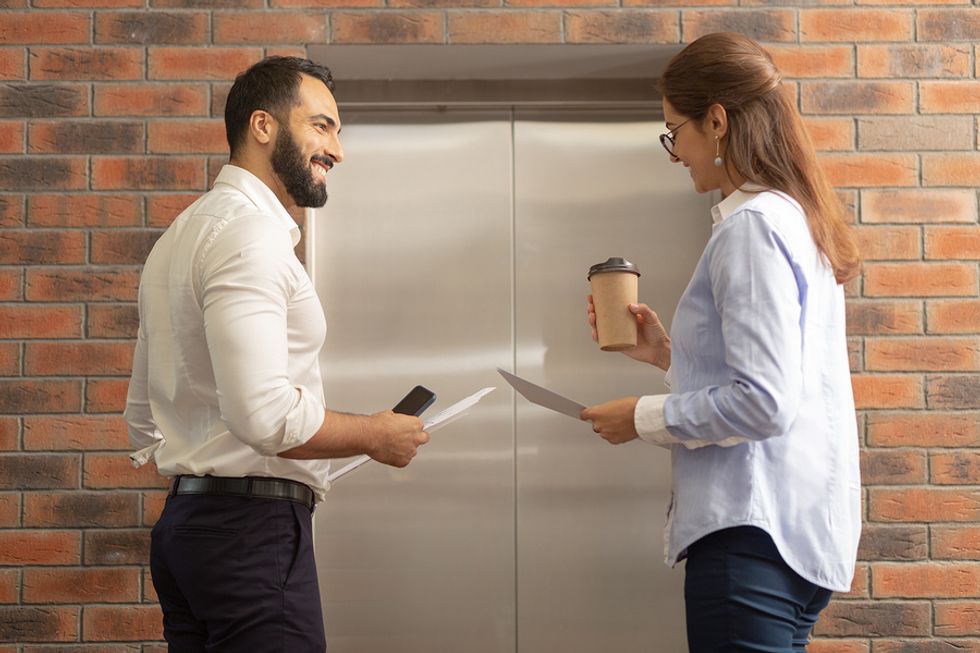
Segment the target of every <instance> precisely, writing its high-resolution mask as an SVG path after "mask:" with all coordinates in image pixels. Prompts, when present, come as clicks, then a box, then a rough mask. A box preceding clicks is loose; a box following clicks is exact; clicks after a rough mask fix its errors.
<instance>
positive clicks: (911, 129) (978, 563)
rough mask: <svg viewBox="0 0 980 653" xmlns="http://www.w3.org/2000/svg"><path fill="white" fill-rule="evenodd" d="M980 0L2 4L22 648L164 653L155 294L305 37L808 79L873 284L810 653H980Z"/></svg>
mask: <svg viewBox="0 0 980 653" xmlns="http://www.w3.org/2000/svg"><path fill="white" fill-rule="evenodd" d="M796 4H798V5H799V6H794V5H796ZM977 4H980V0H976V1H975V2H974V5H977ZM974 5H971V4H970V1H969V0H945V1H944V0H936V1H935V2H930V1H929V0H892V1H889V0H857V3H856V4H855V2H853V1H852V0H799V2H798V3H794V2H793V1H792V0H774V1H772V2H769V1H767V0H701V1H700V2H690V3H687V2H683V1H680V0H677V1H672V0H388V1H387V2H385V1H384V0H334V1H332V2H331V1H329V0H324V1H320V2H318V1H317V0H0V227H2V231H0V653H10V652H13V651H18V652H19V651H33V652H35V653H39V652H40V651H73V652H76V651H77V652H84V651H87V652H90V653H94V652H95V651H99V652H111V653H122V652H123V651H126V652H132V651H140V650H142V651H154V652H160V651H162V650H163V647H162V646H161V645H160V644H159V643H154V642H156V641H157V640H158V639H159V633H160V618H159V611H158V608H157V607H156V605H155V604H154V596H153V589H152V585H151V584H150V582H149V576H148V573H147V570H146V560H147V551H148V527H149V526H150V525H151V524H152V523H153V521H154V519H155V518H156V517H157V515H158V514H159V511H160V509H161V506H162V501H163V491H162V490H161V487H162V484H161V482H160V479H159V478H158V477H157V476H156V475H155V474H154V472H153V470H147V469H144V470H141V471H136V470H133V469H132V468H131V467H130V466H129V465H128V462H127V461H126V459H125V458H124V457H123V456H122V455H121V452H122V451H123V450H125V449H126V448H127V444H126V436H125V427H124V424H123V422H122V418H121V417H120V412H121V410H122V407H123V402H124V397H125V392H126V384H127V375H128V370H129V366H130V361H131V351H132V338H133V334H134V332H135V329H136V323H137V317H136V311H135V308H134V305H133V301H134V299H135V293H136V286H137V282H138V274H139V264H140V263H141V261H142V260H143V258H144V257H145V255H146V253H147V252H148V250H149V248H150V246H151V245H152V243H153V242H154V240H155V239H156V237H157V236H158V235H159V233H160V231H161V229H162V228H164V227H165V226H166V225H167V224H168V223H169V221H170V220H171V219H172V218H173V216H174V215H175V214H176V213H177V212H178V211H179V210H180V209H182V208H183V207H184V206H185V205H186V204H188V203H189V201H190V199H191V198H192V197H194V196H195V195H197V194H198V193H200V192H201V191H203V190H204V189H205V188H206V186H207V184H208V181H209V179H211V178H212V177H213V176H214V174H216V171H217V169H218V168H219V167H220V165H221V163H223V162H224V160H225V156H226V155H225V145H224V137H223V129H222V124H221V120H220V117H221V115H222V108H223V100H224V96H225V93H226V92H227V89H228V86H229V81H230V79H232V78H233V76H234V74H235V73H236V72H238V71H239V70H241V69H242V68H244V67H245V66H247V65H248V64H249V63H251V62H253V61H255V60H257V59H258V58H259V57H261V56H262V55H263V54H267V53H276V54H304V53H305V51H306V45H307V44H320V43H557V42H567V43H573V42H574V43H680V42H687V41H690V40H692V39H693V38H696V37H697V36H698V35H700V34H704V33H706V32H710V31H716V30H723V29H724V30H737V31H741V32H744V33H746V34H749V35H751V36H753V37H755V38H757V39H759V40H761V41H764V42H765V43H766V44H767V45H768V46H769V47H770V48H771V51H772V52H773V54H774V55H775V57H776V59H777V62H778V64H779V65H780V66H781V67H782V69H783V70H784V72H785V73H786V75H787V77H788V78H790V80H791V83H794V84H796V85H797V88H798V97H799V105H800V108H801V110H802V111H803V113H804V114H805V115H806V117H807V121H808V125H809V127H810V129H811V131H812V134H813V136H814V139H815V141H816V143H817V145H818V147H819V149H820V150H821V152H822V158H823V161H824V164H825V165H826V169H827V170H828V171H829V174H830V176H831V178H832V179H833V180H834V183H835V184H836V185H837V186H838V187H840V189H841V192H842V194H843V196H844V197H845V199H846V200H847V201H848V203H849V204H850V205H851V206H852V207H853V209H854V215H855V220H856V221H857V223H858V231H859V233H860V238H861V242H862V243H863V245H864V252H865V256H866V259H867V262H866V265H865V270H864V274H863V276H862V278H861V279H859V280H858V281H856V282H854V283H852V284H851V285H850V286H849V295H850V301H849V323H850V333H851V341H850V345H851V353H852V365H853V368H854V389H855V396H856V399H857V403H858V405H859V408H860V412H859V416H858V419H859V423H860V425H861V434H862V438H863V442H864V456H863V465H862V467H863V472H864V479H865V486H866V489H865V506H866V526H865V536H864V539H863V542H862V546H861V551H860V557H861V562H860V563H859V566H858V573H857V577H856V579H855V581H854V587H853V590H852V592H851V593H850V594H849V595H847V596H841V597H839V598H838V599H836V600H835V601H834V603H833V604H832V605H831V607H830V608H829V609H828V610H827V612H826V613H825V616H824V617H823V618H822V619H821V621H820V623H819V624H818V626H817V633H818V634H819V636H820V637H819V639H818V642H817V643H816V644H815V645H813V646H812V647H811V651H817V652H818V653H829V652H831V651H833V652H834V653H940V652H943V653H945V652H947V651H949V652H951V651H957V652H960V653H963V652H974V653H978V652H980V335H978V334H980V288H978V284H980V277H978V260H980V228H978V211H977V206H978V204H977V202H978V197H977V188H978V187H980V151H978V150H980V138H978V132H980V119H978V117H977V115H976V114H977V113H978V112H980V45H977V43H978V42H980V7H978V6H974ZM231 8H234V9H231ZM341 81H342V80H341ZM54 643H73V644H74V645H73V646H69V647H67V648H51V647H50V646H49V645H50V644H54Z"/></svg>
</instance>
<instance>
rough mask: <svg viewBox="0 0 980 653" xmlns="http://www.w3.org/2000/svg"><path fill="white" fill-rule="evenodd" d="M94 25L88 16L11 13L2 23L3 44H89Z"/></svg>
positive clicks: (81, 14) (58, 13) (50, 13)
mask: <svg viewBox="0 0 980 653" xmlns="http://www.w3.org/2000/svg"><path fill="white" fill-rule="evenodd" d="M91 33H92V21H91V20H90V19H89V16H88V14H86V13H84V12H54V11H44V12H37V11H26V12H18V11H9V12H4V14H3V22H2V23H0V43H3V44H4V45H32V46H33V45H39V44H45V45H47V44H61V43H88V42H89V35H90V34H91Z"/></svg>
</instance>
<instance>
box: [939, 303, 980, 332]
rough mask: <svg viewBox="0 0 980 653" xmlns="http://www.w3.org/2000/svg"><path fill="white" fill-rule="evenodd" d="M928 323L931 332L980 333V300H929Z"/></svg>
mask: <svg viewBox="0 0 980 653" xmlns="http://www.w3.org/2000/svg"><path fill="white" fill-rule="evenodd" d="M926 323H927V324H928V331H929V333H980V300H976V299H951V300H946V301H930V302H927V303H926Z"/></svg>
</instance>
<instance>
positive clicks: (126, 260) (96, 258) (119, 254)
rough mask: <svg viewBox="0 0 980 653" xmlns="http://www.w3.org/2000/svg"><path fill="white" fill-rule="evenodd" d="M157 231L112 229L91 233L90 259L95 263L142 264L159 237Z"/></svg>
mask: <svg viewBox="0 0 980 653" xmlns="http://www.w3.org/2000/svg"><path fill="white" fill-rule="evenodd" d="M160 233H161V232H159V231H155V230H154V231H149V230H139V231H133V230H125V231H123V230H113V231H94V232H92V234H91V238H92V241H91V242H92V252H91V261H92V263H96V264H110V265H130V264H137V265H139V264H142V263H143V262H144V261H146V257H147V255H148V254H149V253H150V250H151V249H152V248H153V244H154V243H156V241H157V238H159V237H160Z"/></svg>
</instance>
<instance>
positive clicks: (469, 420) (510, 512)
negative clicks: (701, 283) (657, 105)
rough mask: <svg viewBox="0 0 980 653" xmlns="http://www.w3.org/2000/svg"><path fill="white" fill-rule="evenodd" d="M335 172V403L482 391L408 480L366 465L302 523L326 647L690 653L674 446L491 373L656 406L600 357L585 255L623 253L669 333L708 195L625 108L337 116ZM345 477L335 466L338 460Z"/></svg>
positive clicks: (328, 235)
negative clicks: (340, 154) (674, 556)
mask: <svg viewBox="0 0 980 653" xmlns="http://www.w3.org/2000/svg"><path fill="white" fill-rule="evenodd" d="M342 118H343V119H344V123H345V127H344V145H345V150H346V152H347V157H348V158H347V160H346V161H345V162H344V163H343V164H342V165H340V166H338V167H337V168H335V169H334V171H332V172H331V175H330V178H329V190H330V201H329V202H328V203H327V206H326V207H325V208H324V209H321V210H319V211H317V212H316V215H315V216H314V223H315V224H314V225H313V228H312V229H311V238H310V243H311V247H310V252H309V262H310V265H311V267H312V268H313V270H314V281H315V283H316V286H317V290H318V292H319V293H320V296H321V299H322V301H323V304H324V309H325V311H326V314H327V320H328V325H329V327H328V335H327V345H326V347H325V348H324V352H323V356H322V366H323V371H324V377H325V391H326V398H327V405H328V406H329V407H331V408H332V409H335V410H348V411H356V412H374V411H377V410H381V409H384V408H387V407H390V406H391V405H393V404H394V403H395V402H396V401H397V400H398V399H399V398H400V397H401V395H402V394H404V393H405V392H406V391H407V390H408V389H409V388H410V387H412V386H413V385H414V384H416V383H422V384H424V385H427V386H428V387H430V388H432V389H433V390H434V391H436V393H437V394H438V395H439V400H438V401H437V403H436V404H435V405H434V406H433V407H432V408H430V411H432V412H434V411H437V410H439V409H441V408H443V407H445V406H447V405H448V404H449V403H451V402H453V401H455V400H456V399H459V398H461V397H463V396H465V395H466V394H469V393H470V392H472V391H475V390H476V389H478V388H480V387H484V386H487V385H495V386H497V391H496V392H494V393H492V394H491V395H489V396H488V397H487V398H486V399H484V400H483V402H481V404H480V405H479V406H478V407H476V408H475V409H473V410H472V411H471V413H470V414H469V415H468V416H467V417H465V418H464V419H462V420H460V421H457V422H455V423H453V424H451V425H449V426H448V427H446V428H445V429H444V430H441V431H437V432H436V433H433V434H432V442H431V443H430V444H429V445H427V446H426V447H424V448H423V449H422V450H421V451H420V453H419V456H418V457H417V458H416V460H415V461H414V462H413V463H412V464H411V465H410V466H409V467H408V468H406V469H404V470H394V469H391V468H386V467H382V466H380V465H378V464H376V463H369V464H368V465H366V466H365V467H362V468H360V469H358V470H357V471H355V472H353V473H352V474H351V475H350V476H348V477H345V478H343V479H341V480H340V481H338V482H337V483H336V485H335V486H334V487H333V488H332V489H331V491H330V493H329V494H328V497H327V500H326V501H325V502H324V503H323V504H322V505H321V506H320V507H318V509H317V514H316V547H317V559H318V565H319V569H320V584H321V593H322V595H323V599H324V612H325V622H326V626H327V636H328V639H329V641H330V646H331V651H332V652H333V653H378V652H385V653H388V652H394V653H401V652H405V653H414V652H418V653H423V652H424V653H434V652H447V653H456V652H460V653H469V652H482V651H487V652H490V651H494V652H497V651H499V652H516V651H520V653H575V652H578V651H582V652H585V651H589V652H590V653H592V652H594V651H610V652H618V651H624V652H627V651H628V652H632V651H639V650H648V651H657V652H658V653H674V652H677V653H682V652H683V651H685V650H686V649H685V645H684V618H683V597H682V590H681V586H682V577H683V574H682V570H680V569H674V570H671V569H668V568H667V567H665V566H664V565H663V562H662V560H663V553H662V536H661V533H662V528H663V522H664V515H665V512H666V507H667V502H668V495H669V464H668V454H667V452H666V451H663V450H660V449H657V448H654V447H650V446H648V445H645V444H644V443H641V442H633V443H630V444H627V445H623V446H620V447H612V446H610V445H607V444H605V443H604V442H602V441H601V440H599V439H598V438H597V436H595V435H594V434H593V433H592V431H591V429H590V428H589V427H588V425H586V424H584V423H580V422H577V421H575V420H572V419H569V418H566V417H563V416H560V415H556V414H552V413H548V412H546V411H544V410H543V409H540V408H538V407H535V406H532V405H529V404H528V403H527V402H525V401H524V400H523V399H520V398H517V397H515V396H514V395H513V393H512V392H511V391H510V390H509V388H508V387H507V386H506V384H505V383H504V382H503V380H502V379H500V378H499V377H498V376H497V374H496V373H495V372H494V368H495V367H497V366H501V367H504V368H507V369H514V370H516V371H517V373H519V374H522V375H525V376H527V377H528V378H530V379H531V380H534V381H538V382H541V383H545V384H547V385H549V386H551V387H553V388H555V389H556V390H559V391H562V392H564V393H566V394H568V395H569V396H571V397H573V398H575V399H577V400H579V401H581V402H583V403H597V402H600V401H605V400H608V399H612V398H615V397H619V396H624V395H628V394H633V395H639V394H649V393H654V392H661V391H662V390H663V384H662V379H663V375H662V373H660V372H659V371H657V370H655V369H653V368H652V367H650V366H645V365H641V364H639V363H636V362H633V361H631V360H629V359H627V358H626V357H625V356H622V355H621V354H609V353H603V352H600V351H599V350H598V349H597V347H596V346H595V345H594V344H593V343H592V342H591V340H590V339H589V333H588V327H587V325H586V322H585V295H586V294H587V293H588V283H587V281H586V279H585V275H586V271H587V269H588V267H589V265H590V264H592V263H595V262H597V261H599V260H604V259H605V258H607V257H609V256H626V257H627V258H630V259H631V260H633V261H634V262H636V263H637V264H638V265H639V266H640V269H641V271H642V273H643V276H642V277H641V279H640V294H641V299H642V300H643V301H647V302H648V303H650V304H651V305H652V306H653V307H654V308H655V309H656V310H657V311H658V312H659V313H660V315H661V316H662V317H663V318H664V320H665V322H667V323H669V319H670V317H671V316H672V313H673V308H674V306H675V304H676V302H677V299H678V298H679V297H680V294H681V292H682V291H683V288H684V285H685V284H686V281H687V279H688V277H689V275H690V273H691V271H692V269H693V267H694V265H695V262H696V260H697V257H698V256H699V255H700V252H701V249H702V247H703V244H704V242H705V241H706V240H707V237H708V234H709V231H710V217H709V211H708V207H709V201H708V198H706V197H701V196H697V195H695V194H694V193H693V191H692V190H691V188H690V180H689V178H688V176H687V175H686V173H685V171H684V169H683V168H681V167H680V166H672V165H670V164H669V163H668V162H667V159H666V155H665V153H663V152H662V150H661V148H660V145H659V143H657V135H658V134H659V133H660V132H661V131H662V130H663V124H662V123H658V122H654V121H648V120H644V119H642V118H641V117H639V116H638V115H637V114H625V113H624V114H616V115H612V114H609V113H606V114H603V115H592V114H585V113H581V112H552V113H548V114H543V113H535V112H516V113H514V112H511V111H509V110H500V111H491V112H487V111H465V110H443V111H436V110H432V111H419V112H403V111H400V112H390V113H389V112H358V113H344V115H343V116H342ZM340 464H342V462H340V463H338V465H337V466H338V467H339V466H340Z"/></svg>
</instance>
